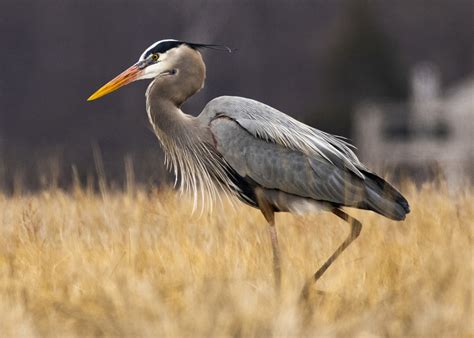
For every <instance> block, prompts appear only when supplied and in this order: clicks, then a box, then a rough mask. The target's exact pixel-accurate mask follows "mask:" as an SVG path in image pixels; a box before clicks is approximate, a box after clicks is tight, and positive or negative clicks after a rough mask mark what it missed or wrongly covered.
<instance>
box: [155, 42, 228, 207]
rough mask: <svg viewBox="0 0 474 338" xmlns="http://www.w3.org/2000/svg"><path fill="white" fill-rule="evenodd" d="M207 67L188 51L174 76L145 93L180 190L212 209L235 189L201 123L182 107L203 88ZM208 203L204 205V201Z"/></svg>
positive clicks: (178, 62)
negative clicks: (182, 109) (219, 199)
mask: <svg viewBox="0 0 474 338" xmlns="http://www.w3.org/2000/svg"><path fill="white" fill-rule="evenodd" d="M204 78H205V66H204V63H203V61H202V58H201V56H200V54H199V53H198V52H196V51H194V50H192V49H190V48H188V47H186V49H184V50H183V52H182V55H180V57H179V58H178V61H177V63H176V65H175V68H174V69H173V72H172V74H171V75H163V76H158V77H157V78H155V80H153V82H152V83H151V84H150V85H149V86H148V89H147V92H146V100H147V113H148V117H149V120H150V123H151V124H152V126H153V129H154V131H155V134H156V136H157V137H158V139H159V140H160V142H161V144H162V146H163V150H164V153H165V163H166V165H167V167H168V168H169V169H171V170H173V171H174V173H175V176H176V182H175V183H177V182H178V181H179V182H180V189H181V190H182V191H185V192H189V193H192V194H193V196H194V202H195V203H194V206H195V207H196V206H197V201H198V200H201V201H202V202H203V203H202V206H204V205H210V206H212V203H211V202H212V201H213V200H215V199H217V198H218V196H219V191H224V192H226V191H227V192H228V191H230V190H231V189H232V187H230V186H229V183H223V182H229V180H228V179H226V177H227V176H228V169H227V166H226V164H225V163H224V162H223V160H222V158H221V157H220V156H219V155H218V154H216V153H215V152H214V150H213V148H212V147H211V146H210V143H211V142H212V140H211V139H210V135H209V134H208V133H207V129H206V128H202V126H201V125H200V122H199V120H198V119H196V118H194V117H192V116H190V115H187V114H185V113H183V112H182V111H181V109H180V106H181V105H182V103H183V102H184V101H185V100H186V99H187V98H189V97H190V96H192V95H193V94H194V93H196V92H197V91H198V90H199V89H201V88H202V86H203V84H204ZM205 199H206V200H209V203H204V200H205Z"/></svg>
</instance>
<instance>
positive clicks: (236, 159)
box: [88, 39, 410, 293]
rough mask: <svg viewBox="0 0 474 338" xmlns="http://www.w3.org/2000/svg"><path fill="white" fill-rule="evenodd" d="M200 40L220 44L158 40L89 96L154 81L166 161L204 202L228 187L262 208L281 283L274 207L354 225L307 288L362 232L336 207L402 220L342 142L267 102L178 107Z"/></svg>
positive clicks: (396, 197)
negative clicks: (191, 110) (194, 111)
mask: <svg viewBox="0 0 474 338" xmlns="http://www.w3.org/2000/svg"><path fill="white" fill-rule="evenodd" d="M206 47H207V48H217V49H219V48H221V47H225V46H217V45H205V44H196V43H189V42H184V41H179V40H173V39H167V40H161V41H158V42H156V43H154V44H152V45H151V46H150V47H148V48H147V49H146V50H145V51H144V52H143V54H141V56H140V58H139V59H138V62H137V63H135V64H134V65H133V66H131V67H130V68H128V69H127V70H125V71H124V72H123V73H121V74H120V75H118V76H117V77H116V78H114V79H113V80H111V81H110V82H108V83H107V84H106V85H104V86H103V87H102V88H100V89H99V90H98V91H96V92H95V93H94V94H93V95H92V96H90V97H89V99H88V100H89V101H90V100H95V99H97V98H99V97H101V96H104V95H106V94H108V93H110V92H112V91H114V90H116V89H118V88H120V87H122V86H124V85H126V84H128V83H130V82H133V81H136V80H142V79H153V81H152V82H151V83H150V85H149V86H148V89H147V91H146V109H147V113H148V118H149V120H150V123H151V124H152V126H153V129H154V131H155V133H156V136H157V137H158V139H159V140H160V142H161V145H162V147H163V150H164V153H165V156H166V160H165V161H166V163H167V166H168V167H169V168H170V169H173V170H174V172H175V175H176V177H179V178H180V185H181V188H182V189H183V190H186V191H190V192H192V193H193V194H194V198H195V201H196V200H197V199H199V198H200V197H201V198H202V199H203V203H207V204H210V203H212V201H213V200H215V199H216V197H217V196H218V194H219V193H220V192H224V193H227V194H228V195H233V196H236V197H238V198H239V199H240V200H241V201H243V202H244V203H247V204H249V205H251V206H253V207H255V208H259V209H260V210H261V212H262V213H263V216H264V217H265V219H266V220H267V222H268V224H269V225H270V226H269V229H270V237H271V243H272V249H273V271H274V278H275V283H276V287H277V288H279V287H280V275H281V265H280V251H279V247H278V239H277V231H276V227H275V218H274V213H275V212H279V211H288V212H292V213H298V214H305V213H311V212H316V211H319V210H327V211H331V212H332V213H334V214H335V215H336V216H338V217H339V218H342V219H343V220H345V221H346V222H348V223H350V224H351V233H350V234H349V236H348V237H347V238H346V239H345V240H344V242H343V243H342V244H341V245H340V246H339V247H338V248H337V250H336V251H335V252H334V253H333V254H332V255H331V256H330V257H329V259H328V260H327V261H326V262H325V263H324V264H323V265H322V266H321V267H320V268H319V269H318V270H317V271H316V273H315V274H314V275H313V277H312V279H311V280H309V281H308V282H307V283H306V284H305V287H304V289H303V290H304V293H307V292H308V291H309V287H310V285H311V284H312V281H317V280H318V279H319V278H320V277H321V276H322V275H323V273H324V272H325V271H326V270H327V268H328V267H329V266H330V265H331V263H332V262H333V261H334V260H335V259H336V258H337V257H338V256H339V255H340V254H341V252H342V251H344V249H346V248H347V247H348V246H349V245H350V243H351V242H352V241H353V240H354V239H355V238H356V237H357V236H358V235H359V233H360V231H361V229H362V224H361V223H360V222H359V221H358V220H356V219H355V218H353V217H351V216H349V215H348V214H346V213H345V212H344V211H342V210H341V207H344V206H348V207H355V208H359V209H366V210H372V211H375V212H376V213H379V214H381V215H383V216H385V217H388V218H391V219H393V220H403V219H404V218H405V215H406V214H407V213H408V212H410V209H409V206H408V202H407V201H406V199H405V198H404V197H403V196H402V195H401V194H400V193H399V192H398V191H397V190H396V189H395V188H393V187H392V186H391V185H390V184H389V183H387V182H386V181H385V180H384V179H382V178H380V177H379V176H377V175H376V174H374V173H373V172H371V171H370V170H369V169H367V168H366V167H365V166H364V165H363V164H362V163H361V162H360V161H359V160H358V158H357V157H356V155H355V154H354V152H353V151H352V150H351V146H350V145H349V144H348V143H347V142H346V141H344V140H343V139H341V138H339V137H336V136H333V135H330V134H327V133H325V132H323V131H320V130H318V129H315V128H312V127H309V126H307V125H305V124H303V123H301V122H299V121H297V120H295V119H293V118H291V117H290V116H288V115H285V114H284V113H282V112H280V111H278V110H276V109H274V108H272V107H270V106H267V105H265V104H263V103H260V102H257V101H254V100H251V99H247V98H242V97H234V96H222V97H218V98H215V99H213V100H212V101H210V102H209V103H208V104H207V105H206V106H205V108H204V110H203V111H202V112H201V114H199V115H198V116H197V117H193V116H190V115H187V114H185V113H183V111H182V110H181V108H180V107H181V105H182V104H183V102H184V101H186V99H187V98H189V97H190V96H192V95H193V94H195V93H196V92H197V91H199V90H200V89H201V88H202V87H203V85H204V79H205V76H206V66H205V64H204V62H203V59H202V57H201V53H200V52H199V50H200V49H201V48H206Z"/></svg>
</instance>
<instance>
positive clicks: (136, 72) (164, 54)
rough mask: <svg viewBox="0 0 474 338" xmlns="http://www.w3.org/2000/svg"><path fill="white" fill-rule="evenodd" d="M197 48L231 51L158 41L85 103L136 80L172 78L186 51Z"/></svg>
mask: <svg viewBox="0 0 474 338" xmlns="http://www.w3.org/2000/svg"><path fill="white" fill-rule="evenodd" d="M199 48H211V49H218V50H226V51H229V52H230V51H231V49H230V48H228V47H226V46H220V45H209V44H198V43H191V42H185V41H179V40H173V39H166V40H160V41H158V42H155V43H154V44H152V45H151V46H150V47H148V48H147V49H145V51H144V52H143V53H142V54H141V55H140V58H139V59H138V61H137V62H136V63H135V64H134V65H132V66H131V67H129V68H128V69H126V70H125V71H123V72H122V73H121V74H119V75H117V76H116V77H115V78H114V79H112V80H111V81H109V82H108V83H106V84H105V85H104V86H102V87H101V88H100V89H99V90H97V91H96V92H95V93H94V94H92V95H91V96H90V97H89V98H88V99H87V101H93V100H96V99H98V98H100V97H102V96H104V95H107V94H109V93H111V92H113V91H115V90H117V89H119V88H120V87H123V86H125V85H127V84H129V83H131V82H134V81H137V80H144V79H154V78H161V77H163V78H164V77H172V76H174V75H176V74H177V72H178V71H179V66H180V64H181V63H182V62H183V59H184V58H185V56H186V51H189V50H194V51H195V52H196V53H197V54H199V52H197V49H199ZM199 58H200V56H199Z"/></svg>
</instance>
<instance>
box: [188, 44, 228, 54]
mask: <svg viewBox="0 0 474 338" xmlns="http://www.w3.org/2000/svg"><path fill="white" fill-rule="evenodd" d="M183 43H185V44H186V45H188V46H189V47H191V48H194V49H200V48H207V49H212V50H217V51H220V52H229V53H232V52H235V51H236V50H235V49H231V48H230V47H227V46H225V45H214V44H206V43H192V42H183Z"/></svg>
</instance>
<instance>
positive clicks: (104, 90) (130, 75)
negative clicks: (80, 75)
mask: <svg viewBox="0 0 474 338" xmlns="http://www.w3.org/2000/svg"><path fill="white" fill-rule="evenodd" d="M141 72H142V70H141V69H140V68H138V66H137V65H133V66H131V67H130V68H128V69H127V70H125V71H124V72H122V73H121V74H120V75H117V76H116V77H115V78H114V79H113V80H111V81H109V82H108V83H106V84H105V85H104V86H102V87H101V88H100V89H99V90H98V91H96V92H95V93H94V94H92V95H91V96H89V98H88V99H87V101H93V100H96V99H98V98H99V97H102V96H104V95H107V94H109V93H112V92H113V91H115V90H117V89H119V88H120V87H123V86H125V85H127V84H129V83H130V82H133V81H135V80H137V79H138V77H139V76H140V74H141Z"/></svg>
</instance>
